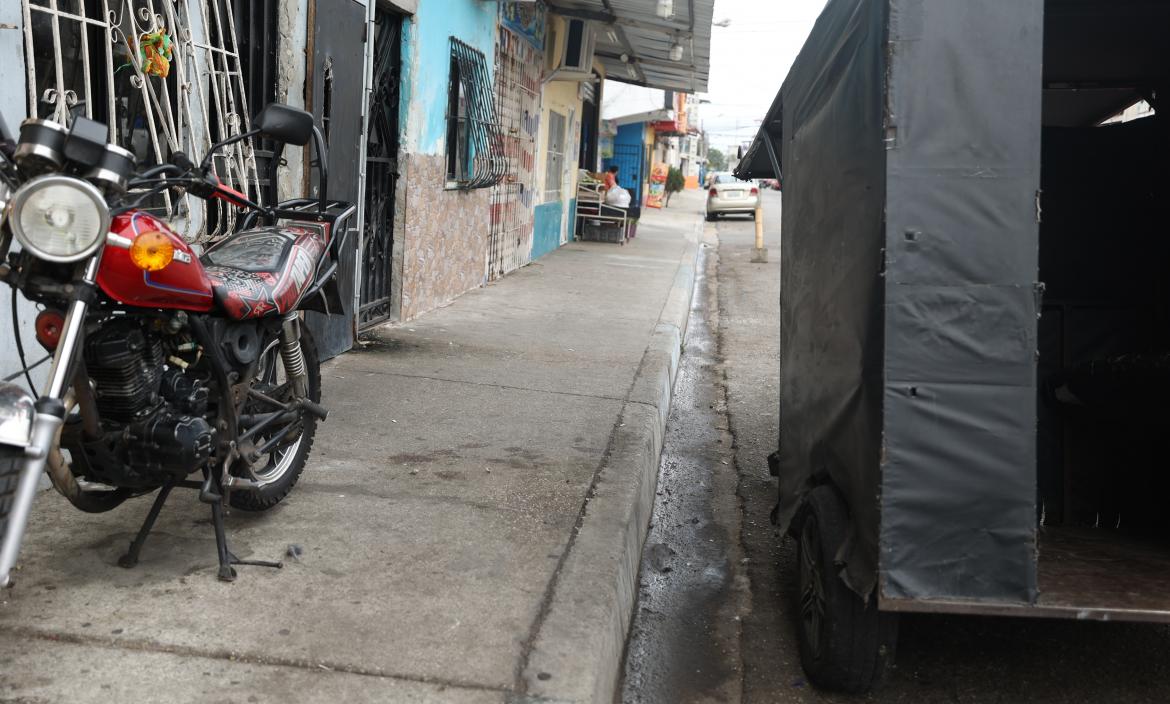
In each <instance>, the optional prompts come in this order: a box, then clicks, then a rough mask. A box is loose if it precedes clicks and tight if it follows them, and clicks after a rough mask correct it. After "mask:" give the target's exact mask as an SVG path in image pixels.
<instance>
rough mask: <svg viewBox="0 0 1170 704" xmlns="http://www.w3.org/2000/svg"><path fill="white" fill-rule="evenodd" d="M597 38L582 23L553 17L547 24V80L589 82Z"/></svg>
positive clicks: (588, 25) (591, 75)
mask: <svg viewBox="0 0 1170 704" xmlns="http://www.w3.org/2000/svg"><path fill="white" fill-rule="evenodd" d="M596 41H597V37H596V36H595V35H594V33H593V25H592V24H591V23H590V22H588V21H586V20H579V19H573V18H561V17H556V18H554V21H552V22H550V23H549V32H548V41H547V44H546V47H545V49H546V51H547V56H546V63H547V67H548V70H549V74H550V75H549V80H554V81H589V80H592V79H593V48H594V45H595V44H596Z"/></svg>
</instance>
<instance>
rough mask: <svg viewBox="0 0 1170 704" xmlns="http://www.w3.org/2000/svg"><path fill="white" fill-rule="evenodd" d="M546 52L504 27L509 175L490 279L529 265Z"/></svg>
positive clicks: (500, 54) (497, 209)
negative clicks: (541, 83) (544, 54)
mask: <svg viewBox="0 0 1170 704" xmlns="http://www.w3.org/2000/svg"><path fill="white" fill-rule="evenodd" d="M541 66H542V56H541V52H540V50H538V49H536V48H535V47H534V46H533V45H532V44H530V43H528V42H527V41H526V40H524V39H523V38H522V37H520V36H519V35H517V34H515V33H513V32H512V31H510V30H508V29H504V28H501V29H500V35H499V39H498V41H497V45H496V107H497V109H498V110H499V120H500V134H501V137H502V139H503V142H504V157H505V160H506V161H505V171H504V176H503V178H502V179H500V182H499V183H497V184H496V185H495V186H493V187H492V191H491V233H490V236H489V237H488V278H489V279H497V278H499V277H501V276H503V275H504V274H506V273H508V272H509V271H514V270H516V269H519V268H520V267H522V266H524V265H525V264H527V263H528V261H529V257H530V255H531V252H532V222H533V214H534V209H535V207H536V173H537V172H536V152H537V148H536V146H537V145H536V139H537V135H538V134H539V132H540V109H541V105H540V101H541V93H540V82H541V78H542V73H543V72H542V68H541Z"/></svg>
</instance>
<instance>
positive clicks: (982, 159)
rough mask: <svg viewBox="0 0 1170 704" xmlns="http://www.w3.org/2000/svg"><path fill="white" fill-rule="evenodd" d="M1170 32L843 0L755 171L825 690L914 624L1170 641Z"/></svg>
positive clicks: (790, 460) (1133, 11)
mask: <svg viewBox="0 0 1170 704" xmlns="http://www.w3.org/2000/svg"><path fill="white" fill-rule="evenodd" d="M1168 30H1170V3H1151V2H1144V1H1141V0H1047V1H1045V0H1012V1H1011V2H1004V1H1003V0H930V1H929V2H923V1H922V0H831V1H830V2H829V4H828V5H827V7H826V8H825V10H824V12H823V14H822V15H821V17H820V18H819V19H818V20H817V23H816V26H815V28H814V30H813V32H812V33H811V35H810V37H809V39H808V41H807V43H806V44H805V46H804V48H803V49H802V51H801V53H800V55H799V57H798V58H797V60H796V62H795V63H794V65H793V67H792V70H791V72H790V73H789V75H788V77H787V79H786V80H785V82H784V85H783V87H782V89H781V91H780V93H779V95H777V97H776V100H775V102H774V103H773V105H772V107H771V108H770V110H769V111H768V113H767V115H766V117H765V119H764V121H763V123H762V126H761V129H760V132H759V134H758V135H757V137H756V139H755V141H754V142H753V144H752V146H751V148H750V149H749V150H748V152H747V153H746V154H745V156H744V158H743V160H742V162H741V164H740V166H739V167H738V169H737V170H736V176H737V177H739V178H743V179H749V178H779V177H780V176H781V172H783V178H784V209H783V215H782V219H783V221H782V232H783V240H782V246H781V252H782V253H781V261H782V262H783V265H782V281H781V310H780V334H781V345H780V360H779V368H780V402H781V408H780V439H779V440H780V441H779V450H778V452H777V453H776V454H775V455H774V456H773V457H772V459H771V462H772V465H773V470H774V472H775V473H776V474H777V475H778V477H779V503H778V506H777V510H776V512H775V515H774V518H775V520H776V521H777V523H778V524H779V525H780V526H781V527H782V528H783V529H785V530H787V531H788V532H789V533H790V534H792V535H793V536H794V537H796V538H797V541H798V542H797V549H798V551H799V553H800V560H799V564H800V567H799V569H800V575H799V580H800V595H801V597H800V599H801V600H800V617H801V618H800V623H799V625H798V629H799V634H800V640H801V656H802V662H803V664H804V667H805V670H806V672H807V673H808V674H809V676H810V678H811V679H812V680H813V681H814V682H815V683H817V684H818V685H821V686H825V687H831V688H836V689H843V690H848V691H862V690H865V689H867V688H868V687H870V686H871V685H872V684H873V683H875V682H877V681H878V680H880V679H881V676H882V673H883V672H884V670H885V668H886V666H887V665H888V664H889V663H890V662H891V661H892V659H893V653H894V646H895V641H896V629H897V622H896V620H895V614H897V613H898V612H928V613H960V614H989V615H1005V616H1032V617H1037V616H1042V617H1054V618H1070V619H1082V620H1083V619H1091V620H1130V621H1158V622H1170V589H1167V584H1170V521H1167V520H1166V505H1167V502H1168V501H1170V466H1168V465H1170V462H1168V460H1167V456H1166V455H1167V452H1166V449H1165V443H1164V442H1163V440H1162V439H1163V438H1164V437H1166V435H1167V431H1170V409H1168V408H1167V407H1168V406H1170V403H1167V401H1168V400H1170V277H1168V276H1167V272H1166V269H1167V266H1168V264H1170V229H1168V228H1167V225H1166V220H1165V214H1164V210H1165V209H1164V207H1163V204H1164V203H1166V202H1168V199H1167V196H1168V195H1170V192H1168V191H1170V187H1168V176H1167V174H1170V163H1168V159H1170V119H1168V118H1170V115H1166V114H1164V111H1165V110H1166V109H1168V108H1167V107H1166V106H1167V105H1170V101H1167V100H1166V99H1165V97H1164V96H1165V95H1170V49H1168V48H1167V47H1170V42H1167V41H1166V38H1165V37H1164V36H1163V35H1164V34H1166V33H1167V31H1168ZM1142 99H1146V100H1148V101H1150V102H1151V104H1152V105H1153V108H1154V115H1153V116H1152V117H1149V118H1146V119H1142V120H1136V121H1133V122H1126V123H1118V124H1102V123H1103V122H1105V121H1106V120H1107V118H1110V116H1112V115H1115V114H1117V113H1119V112H1120V111H1122V110H1123V109H1125V108H1126V107H1127V106H1129V105H1131V104H1134V103H1136V102H1137V101H1139V100H1142Z"/></svg>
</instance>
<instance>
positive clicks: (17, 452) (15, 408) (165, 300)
mask: <svg viewBox="0 0 1170 704" xmlns="http://www.w3.org/2000/svg"><path fill="white" fill-rule="evenodd" d="M108 134H109V132H108V130H107V129H106V127H105V126H104V125H102V124H100V123H97V122H94V121H92V120H88V119H86V118H83V117H78V118H76V119H75V120H74V121H73V123H72V125H71V126H70V128H69V129H66V128H64V127H62V126H61V125H58V124H56V123H53V122H49V121H46V120H26V121H25V122H24V123H23V124H22V125H21V129H20V138H19V140H18V141H17V140H13V138H12V137H11V135H10V134H8V132H7V130H6V129H5V128H4V126H3V122H2V121H0V140H2V141H0V262H2V263H0V280H2V281H4V282H5V283H7V284H8V285H9V286H10V287H12V288H13V289H14V293H13V296H12V298H13V306H12V311H13V313H12V314H13V322H14V326H13V329H14V332H13V334H14V335H16V333H15V319H16V310H17V309H16V295H15V291H20V292H21V294H23V295H24V296H25V297H26V298H27V299H29V300H30V301H33V302H35V303H36V304H38V306H39V307H40V309H41V310H40V312H39V314H38V315H37V318H36V326H35V330H36V338H37V341H38V342H39V343H40V344H41V345H42V346H43V347H44V348H45V349H46V350H47V351H48V353H49V354H50V355H51V359H52V365H51V367H50V370H49V374H48V382H47V383H46V384H45V386H44V387H43V389H42V390H41V393H40V395H39V397H35V398H34V396H33V395H32V394H30V393H28V392H27V391H25V390H24V389H23V388H22V387H21V386H18V385H16V384H15V383H11V382H10V381H8V382H0V536H2V542H0V586H3V585H6V584H7V583H8V582H9V574H10V572H11V569H12V567H13V565H14V564H15V562H16V558H17V554H18V551H19V549H20V543H21V539H22V537H23V534H24V531H25V528H26V526H27V523H28V517H29V509H30V507H31V505H32V503H33V499H34V497H35V493H36V485H37V481H38V477H39V476H40V475H41V473H42V472H47V473H48V475H49V477H50V479H51V480H52V483H53V486H54V487H55V488H56V489H57V490H58V491H59V492H60V493H61V494H63V495H64V496H65V497H66V498H67V499H69V501H70V502H71V503H72V504H73V505H74V506H76V507H77V508H79V509H81V510H82V511H87V512H102V511H109V510H111V509H113V508H115V507H116V506H118V505H119V504H121V503H122V502H123V501H125V500H126V499H129V498H132V497H136V496H143V495H147V494H151V493H155V492H157V496H156V498H155V500H154V504H153V506H152V507H151V508H150V511H149V512H148V514H147V516H146V520H145V522H144V523H143V525H142V528H141V529H140V530H139V532H138V535H137V537H136V538H135V539H134V541H133V542H132V543H131V544H130V547H129V550H128V551H127V552H126V554H125V555H124V556H123V557H122V558H121V560H120V564H121V565H122V566H123V567H133V566H134V565H135V564H136V563H137V562H138V559H139V554H140V552H141V550H142V546H143V543H144V542H145V540H146V537H147V535H148V534H149V532H150V529H151V527H152V525H153V524H154V522H155V520H156V519H157V518H158V514H159V511H160V510H161V509H162V506H163V503H164V502H165V501H166V500H167V497H168V496H169V495H170V493H171V491H172V490H173V489H175V488H190V489H194V490H197V491H198V496H199V500H200V501H202V502H204V503H207V504H209V505H210V507H211V517H212V524H213V526H214V529H215V538H216V544H217V547H218V553H219V554H218V557H219V578H220V579H223V580H227V581H230V580H232V579H234V578H235V576H236V572H235V569H234V568H233V565H239V564H255V565H263V566H272V567H279V566H280V563H278V562H260V561H243V560H239V559H237V558H236V557H235V556H234V555H232V553H231V552H230V551H229V549H228V544H227V539H226V536H225V533H224V522H223V515H224V506H225V505H230V506H232V507H234V508H237V509H240V510H245V511H264V510H266V509H269V508H271V507H273V506H275V505H276V504H277V503H279V502H280V501H281V500H282V499H283V498H284V497H285V496H286V495H288V493H289V491H291V490H292V488H293V486H294V485H295V484H296V482H297V479H298V477H299V476H300V474H301V472H302V471H304V468H305V464H306V462H307V461H308V457H309V451H310V449H311V448H312V445H313V436H314V432H315V430H316V426H317V423H318V422H320V421H323V420H324V419H325V417H326V410H325V409H324V408H323V407H322V406H321V404H320V400H321V374H320V363H319V360H318V357H317V351H316V348H315V346H314V344H313V339H312V336H311V335H310V333H309V330H308V329H307V328H306V327H304V326H303V325H302V323H301V316H300V311H304V310H314V311H318V312H321V313H325V314H339V313H340V312H341V311H342V306H341V299H340V293H339V289H338V284H337V269H338V262H339V258H340V253H341V251H342V250H343V248H344V247H345V246H346V242H345V240H346V233H347V232H348V230H349V228H348V227H347V221H348V220H349V218H351V217H352V216H353V213H354V211H355V208H354V206H353V205H352V204H349V203H343V202H339V201H330V200H328V198H327V191H328V173H327V168H326V163H327V156H326V153H325V146H324V140H323V139H322V136H321V132H320V130H319V129H317V127H316V126H315V125H314V124H313V118H312V116H311V115H310V114H309V113H307V112H304V111H302V110H296V109H294V108H290V107H288V106H284V105H269V106H268V107H266V108H265V109H264V110H263V112H261V114H260V115H259V116H258V117H257V118H256V120H255V129H253V130H251V131H249V132H247V133H244V134H241V135H239V136H236V137H234V138H231V139H229V140H225V141H224V142H221V143H219V144H216V145H214V146H213V147H212V149H211V150H210V151H209V152H208V154H207V156H206V157H205V158H204V159H203V161H202V163H201V164H199V165H195V164H193V163H191V161H190V160H189V159H188V158H187V157H186V156H185V155H183V154H182V153H176V154H174V155H173V156H172V158H171V160H170V163H167V164H162V165H159V166H156V167H153V168H150V169H146V170H144V171H141V172H139V173H137V174H135V173H134V170H135V163H134V158H133V155H132V154H131V153H130V152H127V151H126V150H124V149H121V148H119V147H117V146H115V145H111V144H108V143H107V135H108ZM256 136H262V137H267V138H269V139H271V140H274V141H275V142H276V148H275V151H274V154H275V157H274V158H273V159H272V163H271V166H270V171H269V174H268V176H269V183H270V184H275V182H276V168H277V164H278V162H279V161H280V159H279V157H280V154H281V153H282V151H283V149H284V146H285V145H286V144H292V145H297V146H304V145H306V144H308V143H309V142H310V141H312V142H313V147H314V150H315V155H316V161H315V165H316V169H317V176H318V178H317V181H318V184H319V193H320V195H319V197H318V198H316V199H298V200H291V201H285V202H281V203H279V204H277V205H275V206H271V207H265V206H262V205H259V204H257V203H255V202H253V201H252V200H250V199H249V197H248V196H247V195H245V194H243V193H240V192H238V191H236V190H234V189H232V188H229V187H228V186H226V185H224V184H223V183H221V182H220V181H219V180H218V179H217V178H216V177H215V175H214V173H213V170H212V168H211V164H212V159H213V157H214V155H215V154H216V152H217V151H219V150H221V149H223V148H224V147H226V146H228V145H230V144H233V143H235V142H239V141H241V140H244V139H249V138H252V137H256ZM167 191H171V192H176V191H177V192H184V191H185V192H187V193H191V194H193V195H196V196H199V197H201V198H205V199H218V200H222V201H226V202H227V203H229V204H231V205H232V206H234V207H236V208H239V209H240V210H241V211H243V213H244V215H243V217H241V218H240V220H239V227H238V229H237V231H236V232H235V233H234V234H232V235H231V236H229V237H227V238H225V239H223V240H222V241H220V242H218V243H217V244H215V245H213V246H212V247H210V248H208V250H207V251H206V252H204V253H202V254H197V253H196V252H195V251H194V250H193V248H192V247H191V246H190V245H189V244H188V243H187V242H186V241H185V240H184V239H183V238H182V237H180V236H178V235H177V234H175V232H174V231H173V230H171V228H170V227H168V226H167V224H166V223H165V222H163V221H162V220H160V219H158V218H157V217H154V216H152V215H150V214H149V213H147V212H146V211H145V210H144V209H143V208H144V204H147V203H150V202H157V200H158V198H159V196H160V194H162V193H164V192H167ZM273 200H274V199H272V200H270V201H269V202H273ZM13 239H15V240H16V241H17V242H18V243H19V244H20V249H19V251H11V252H10V249H12V247H11V245H12V241H13ZM16 338H17V339H16V342H17V344H18V345H19V344H20V339H19V335H16ZM19 349H20V355H21V359H22V364H23V365H24V367H25V370H24V371H25V374H24V375H25V378H26V379H28V381H29V386H30V388H32V379H31V377H30V375H29V374H28V362H27V360H26V358H25V353H24V350H23V348H22V347H20V348H19Z"/></svg>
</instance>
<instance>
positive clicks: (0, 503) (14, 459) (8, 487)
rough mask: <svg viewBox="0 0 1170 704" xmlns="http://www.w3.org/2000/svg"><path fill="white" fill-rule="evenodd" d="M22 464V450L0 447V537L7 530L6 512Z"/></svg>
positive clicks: (10, 508) (9, 509)
mask: <svg viewBox="0 0 1170 704" xmlns="http://www.w3.org/2000/svg"><path fill="white" fill-rule="evenodd" d="M23 465H24V451H23V450H19V449H17V448H15V447H0V538H3V537H4V535H5V534H6V533H7V532H8V514H9V513H11V512H12V501H13V499H15V498H16V485H17V484H19V483H20V470H21V468H22V467H23Z"/></svg>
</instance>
